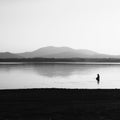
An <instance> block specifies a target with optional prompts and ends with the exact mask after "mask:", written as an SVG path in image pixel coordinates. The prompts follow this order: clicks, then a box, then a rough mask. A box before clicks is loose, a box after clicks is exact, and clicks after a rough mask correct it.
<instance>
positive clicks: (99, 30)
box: [0, 0, 120, 54]
mask: <svg viewBox="0 0 120 120" xmlns="http://www.w3.org/2000/svg"><path fill="white" fill-rule="evenodd" d="M45 46H69V47H72V48H76V49H90V50H94V51H97V52H101V53H109V54H120V0H0V51H1V52H4V51H10V52H24V51H32V50H35V49H38V48H40V47H45Z"/></svg>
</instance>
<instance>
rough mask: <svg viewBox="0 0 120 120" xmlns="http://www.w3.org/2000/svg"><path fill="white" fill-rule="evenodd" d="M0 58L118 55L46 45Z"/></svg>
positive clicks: (0, 54) (114, 56)
mask: <svg viewBox="0 0 120 120" xmlns="http://www.w3.org/2000/svg"><path fill="white" fill-rule="evenodd" d="M0 58H120V56H119V55H107V54H100V53H97V52H94V51H91V50H87V49H72V48H69V47H54V46H48V47H43V48H40V49H37V50H35V51H32V52H24V53H17V54H14V53H10V52H3V53H0Z"/></svg>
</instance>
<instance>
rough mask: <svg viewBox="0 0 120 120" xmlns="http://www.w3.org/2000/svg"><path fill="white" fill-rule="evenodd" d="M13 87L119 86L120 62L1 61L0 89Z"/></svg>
mask: <svg viewBox="0 0 120 120" xmlns="http://www.w3.org/2000/svg"><path fill="white" fill-rule="evenodd" d="M97 73H99V74H100V76H101V80H100V84H99V85H98V84H97V81H96V79H95V78H96V74H97ZM15 88H120V64H74V63H73V64H66V63H64V64H60V63H59V64H57V63H56V64H53V63H47V64H24V63H19V64H17V63H12V64H11V63H7V64H6V63H4V64H3V63H1V64H0V89H15Z"/></svg>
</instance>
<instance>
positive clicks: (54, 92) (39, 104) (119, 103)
mask: <svg viewBox="0 0 120 120" xmlns="http://www.w3.org/2000/svg"><path fill="white" fill-rule="evenodd" d="M119 119H120V89H19V90H0V120H119Z"/></svg>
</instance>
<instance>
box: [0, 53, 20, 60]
mask: <svg viewBox="0 0 120 120" xmlns="http://www.w3.org/2000/svg"><path fill="white" fill-rule="evenodd" d="M0 58H2V59H4V58H22V57H21V56H19V55H17V54H13V53H10V52H1V53H0Z"/></svg>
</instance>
